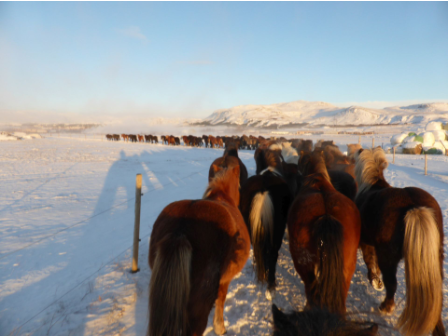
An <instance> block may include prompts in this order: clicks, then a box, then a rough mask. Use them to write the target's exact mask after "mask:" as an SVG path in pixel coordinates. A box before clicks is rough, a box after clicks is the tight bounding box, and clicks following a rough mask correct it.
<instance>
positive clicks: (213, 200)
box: [148, 166, 250, 336]
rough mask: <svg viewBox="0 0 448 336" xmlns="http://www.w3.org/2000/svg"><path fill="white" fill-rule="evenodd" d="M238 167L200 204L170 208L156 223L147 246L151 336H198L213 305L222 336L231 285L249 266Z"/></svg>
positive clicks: (210, 188)
mask: <svg viewBox="0 0 448 336" xmlns="http://www.w3.org/2000/svg"><path fill="white" fill-rule="evenodd" d="M239 174H240V170H239V167H238V166H236V167H233V168H231V169H225V170H222V171H221V172H220V173H219V174H217V176H216V177H215V178H214V179H213V181H212V182H210V184H209V186H208V188H207V190H206V191H205V194H204V197H203V199H202V200H184V201H178V202H174V203H171V204H169V205H168V206H167V207H166V208H165V209H163V211H162V213H161V214H160V215H159V217H158V218H157V220H156V221H155V223H154V227H153V230H152V233H151V238H150V246H149V265H150V267H151V269H152V275H151V280H150V285H149V325H148V334H149V335H150V336H161V335H163V336H179V335H182V336H190V335H193V336H200V335H202V334H203V332H204V330H205V328H206V327H207V320H208V315H209V313H210V311H211V309H212V307H213V304H215V317H214V320H213V326H214V330H215V333H216V334H218V335H222V334H224V333H225V332H226V329H225V327H224V316H223V311H224V302H225V299H226V296H227V290H228V287H229V284H230V281H231V280H232V279H233V277H234V276H235V275H236V274H238V273H239V272H240V271H241V269H242V268H243V267H244V265H245V264H246V261H247V259H248V257H249V252H250V238H249V233H248V232H247V228H246V225H245V224H244V220H243V217H242V216H241V213H240V211H239V210H238V203H239V188H238V184H239Z"/></svg>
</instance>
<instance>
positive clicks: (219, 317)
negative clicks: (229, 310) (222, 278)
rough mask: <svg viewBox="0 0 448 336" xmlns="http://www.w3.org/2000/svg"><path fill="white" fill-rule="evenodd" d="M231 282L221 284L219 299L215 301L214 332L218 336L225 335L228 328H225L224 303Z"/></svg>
mask: <svg viewBox="0 0 448 336" xmlns="http://www.w3.org/2000/svg"><path fill="white" fill-rule="evenodd" d="M229 284H230V281H229V282H226V283H221V284H220V285H219V289H218V298H217V299H216V301H215V316H214V318H213V330H214V331H215V334H216V335H224V334H225V333H226V332H227V331H226V327H225V326H224V302H225V301H226V296H227V291H228V289H229Z"/></svg>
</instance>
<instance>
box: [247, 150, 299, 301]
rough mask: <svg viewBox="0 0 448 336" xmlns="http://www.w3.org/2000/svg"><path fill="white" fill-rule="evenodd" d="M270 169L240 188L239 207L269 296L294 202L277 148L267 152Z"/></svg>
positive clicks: (258, 278) (256, 264)
mask: <svg viewBox="0 0 448 336" xmlns="http://www.w3.org/2000/svg"><path fill="white" fill-rule="evenodd" d="M264 157H265V160H266V163H267V166H268V168H267V169H265V170H264V171H262V172H261V174H260V175H255V176H252V177H250V178H249V179H248V180H247V181H246V183H245V184H244V185H243V186H242V188H241V197H240V210H241V214H242V215H243V218H244V221H245V222H246V225H247V227H248V229H249V233H250V236H251V242H252V247H253V251H254V266H255V274H256V278H257V280H258V281H259V282H260V283H267V287H268V288H267V289H268V291H267V292H266V297H267V298H268V299H272V297H273V295H274V294H275V287H276V281H275V267H276V265H277V259H278V251H279V250H280V247H281V245H282V240H283V236H284V233H285V228H286V217H287V215H288V209H289V206H290V204H291V202H292V195H291V191H290V189H289V186H288V184H287V183H286V181H285V179H284V178H283V171H282V164H281V160H280V158H279V157H278V155H277V153H276V152H275V151H269V150H268V151H266V153H265V156H264Z"/></svg>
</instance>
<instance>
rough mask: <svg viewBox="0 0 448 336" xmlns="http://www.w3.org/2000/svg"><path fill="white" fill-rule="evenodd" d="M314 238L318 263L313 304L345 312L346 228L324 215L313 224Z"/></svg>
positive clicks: (334, 311) (312, 236) (313, 288)
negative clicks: (344, 241) (343, 246)
mask: <svg viewBox="0 0 448 336" xmlns="http://www.w3.org/2000/svg"><path fill="white" fill-rule="evenodd" d="M310 234H311V239H312V241H313V243H314V244H315V246H316V247H317V257H318V265H317V267H316V268H315V270H314V274H315V276H316V279H315V280H314V282H313V284H312V286H311V291H312V295H311V297H312V300H313V302H312V304H313V305H315V306H318V307H321V308H324V307H325V308H326V309H328V311H330V312H331V313H340V314H343V313H345V300H344V287H345V278H344V256H343V249H342V245H343V240H344V236H343V229H342V225H341V223H340V222H339V221H338V220H337V219H336V218H334V217H332V216H330V215H324V216H321V217H319V219H318V220H317V221H316V222H315V223H314V224H313V226H312V227H311V232H310Z"/></svg>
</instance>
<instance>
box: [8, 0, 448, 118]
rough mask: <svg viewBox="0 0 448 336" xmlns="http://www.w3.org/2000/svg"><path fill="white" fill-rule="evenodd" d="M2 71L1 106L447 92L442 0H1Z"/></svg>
mask: <svg viewBox="0 0 448 336" xmlns="http://www.w3.org/2000/svg"><path fill="white" fill-rule="evenodd" d="M0 74H1V75H0V113H1V114H3V115H5V114H6V113H9V114H11V113H15V112H18V111H21V112H29V113H34V114H39V113H44V112H46V113H48V112H52V113H56V114H61V115H63V114H67V113H77V114H81V115H86V116H91V115H95V114H104V113H110V114H116V115H119V114H122V113H131V114H132V113H135V114H137V115H152V116H163V117H205V116H207V115H209V114H211V113H212V112H213V111H214V110H216V109H220V108H228V107H232V106H236V105H244V104H272V103H280V102H290V101H295V100H309V101H325V102H330V103H336V104H349V103H350V104H351V103H355V102H356V103H359V104H362V103H365V104H364V105H368V104H371V105H372V104H373V105H375V104H379V105H381V104H385V105H387V103H384V102H416V101H419V102H420V101H421V102H424V101H441V100H447V99H448V3H447V2H366V3H364V2H280V3H279V2H45V3H43V2H1V3H0ZM375 102H381V103H375Z"/></svg>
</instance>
